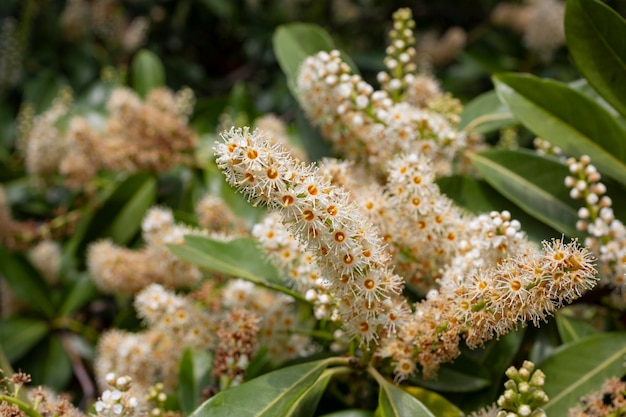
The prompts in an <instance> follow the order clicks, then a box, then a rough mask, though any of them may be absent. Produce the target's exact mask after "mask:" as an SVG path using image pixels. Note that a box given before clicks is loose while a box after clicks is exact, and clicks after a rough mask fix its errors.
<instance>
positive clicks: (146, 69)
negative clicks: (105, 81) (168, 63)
mask: <svg viewBox="0 0 626 417" xmlns="http://www.w3.org/2000/svg"><path fill="white" fill-rule="evenodd" d="M131 74H132V86H133V89H134V90H135V91H136V92H137V94H139V95H140V96H142V97H145V96H146V95H148V93H149V92H150V90H152V89H153V88H156V87H161V86H163V85H165V70H164V69H163V63H162V62H161V60H160V59H159V57H158V56H156V54H155V53H154V52H152V51H148V50H147V49H142V50H140V51H139V52H137V54H136V55H135V57H134V59H133V62H132V64H131Z"/></svg>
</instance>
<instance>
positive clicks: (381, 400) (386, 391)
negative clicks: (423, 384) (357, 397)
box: [377, 380, 435, 417]
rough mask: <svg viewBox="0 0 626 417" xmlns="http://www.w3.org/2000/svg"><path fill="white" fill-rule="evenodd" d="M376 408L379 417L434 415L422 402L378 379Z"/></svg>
mask: <svg viewBox="0 0 626 417" xmlns="http://www.w3.org/2000/svg"><path fill="white" fill-rule="evenodd" d="M378 382H379V384H380V391H379V393H378V410H377V413H380V416H381V417H405V416H411V417H435V416H434V415H433V413H431V412H430V411H429V410H428V408H426V406H424V404H422V403H421V402H420V401H419V400H418V399H417V398H415V397H413V396H412V395H411V394H409V393H407V392H405V391H403V390H401V389H400V388H398V387H396V386H395V385H393V384H392V383H390V382H387V381H384V380H379V381H378Z"/></svg>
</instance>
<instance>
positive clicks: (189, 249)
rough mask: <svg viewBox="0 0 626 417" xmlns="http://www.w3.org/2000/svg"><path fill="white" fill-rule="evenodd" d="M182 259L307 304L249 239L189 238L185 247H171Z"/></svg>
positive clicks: (194, 236)
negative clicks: (286, 284)
mask: <svg viewBox="0 0 626 417" xmlns="http://www.w3.org/2000/svg"><path fill="white" fill-rule="evenodd" d="M168 247H169V249H170V251H172V253H174V254H175V255H176V256H178V257H179V258H181V259H184V260H185V261H187V262H190V263H192V264H194V265H197V266H199V267H202V268H205V269H207V270H209V271H212V272H218V273H223V274H226V275H230V276H233V277H238V278H242V279H245V280H247V281H250V282H253V283H254V284H257V285H261V286H263V287H266V288H269V289H272V290H276V291H280V292H283V293H285V294H289V295H291V296H292V297H294V298H296V299H298V300H301V301H304V297H303V296H302V294H300V293H298V292H296V291H293V290H291V289H289V288H287V287H285V286H284V285H283V284H282V283H283V280H282V279H281V276H280V274H279V272H278V270H277V269H276V268H275V267H274V266H273V265H272V264H270V263H269V261H268V260H267V257H266V255H265V254H264V253H263V252H262V251H261V249H259V247H258V246H257V244H256V242H255V241H254V240H253V239H250V238H239V239H233V240H231V241H228V242H223V241H219V240H214V239H211V238H210V237H206V236H198V235H187V236H185V244H184V245H168Z"/></svg>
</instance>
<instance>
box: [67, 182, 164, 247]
mask: <svg viewBox="0 0 626 417" xmlns="http://www.w3.org/2000/svg"><path fill="white" fill-rule="evenodd" d="M154 181H155V180H154V178H153V177H152V176H151V175H150V174H145V173H139V174H135V175H131V176H129V177H126V178H125V179H123V180H122V181H121V182H119V183H116V184H114V185H113V187H112V188H111V190H108V193H107V195H105V197H104V203H103V204H102V205H101V206H100V207H99V208H98V210H97V211H96V212H95V213H94V214H93V215H92V216H91V218H88V219H87V224H82V223H81V225H80V229H79V235H81V242H80V245H78V247H77V249H76V250H77V251H82V250H84V249H85V247H86V246H87V244H89V243H90V242H92V241H94V240H96V239H100V238H105V237H110V238H112V239H113V241H114V242H115V243H117V244H119V245H125V244H127V243H128V241H130V239H132V237H134V236H135V235H136V234H137V233H138V232H139V230H140V228H141V220H142V219H141V218H140V214H141V210H142V209H143V208H145V207H146V206H147V205H148V203H149V202H151V203H154V197H153V195H152V193H153V187H154ZM137 195H140V197H137ZM124 219H126V220H127V221H128V222H129V223H126V224H124ZM124 227H125V230H124ZM72 244H75V242H72ZM71 251H74V249H73V248H71Z"/></svg>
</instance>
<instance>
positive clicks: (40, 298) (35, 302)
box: [0, 246, 54, 317]
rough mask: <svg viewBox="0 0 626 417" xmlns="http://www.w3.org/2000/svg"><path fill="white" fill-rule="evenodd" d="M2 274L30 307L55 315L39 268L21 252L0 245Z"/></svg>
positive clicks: (16, 293)
mask: <svg viewBox="0 0 626 417" xmlns="http://www.w3.org/2000/svg"><path fill="white" fill-rule="evenodd" d="M0 276H2V278H4V279H5V280H6V281H7V283H8V284H9V287H11V290H12V291H13V292H14V293H15V295H17V297H19V298H20V299H21V300H22V301H24V302H26V303H27V304H28V305H29V307H31V308H33V309H35V310H38V311H41V312H42V313H44V314H45V315H46V316H48V317H52V316H53V315H54V305H53V304H52V301H51V300H50V295H49V291H50V290H49V288H48V286H47V285H46V283H45V281H44V280H43V278H42V277H41V276H40V275H39V273H38V272H37V270H36V269H35V268H33V266H32V265H31V264H30V263H29V262H28V261H27V260H26V258H24V256H22V255H20V254H14V253H11V252H9V251H8V250H7V249H6V248H5V247H3V246H0Z"/></svg>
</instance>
